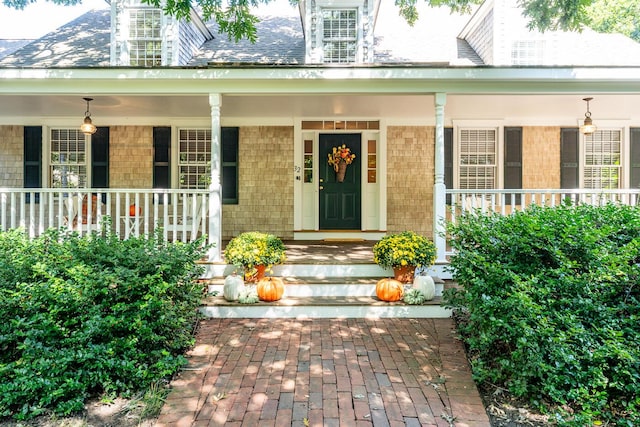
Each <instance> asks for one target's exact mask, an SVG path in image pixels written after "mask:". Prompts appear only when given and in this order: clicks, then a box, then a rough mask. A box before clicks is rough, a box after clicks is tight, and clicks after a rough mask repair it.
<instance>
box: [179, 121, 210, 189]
mask: <svg viewBox="0 0 640 427" xmlns="http://www.w3.org/2000/svg"><path fill="white" fill-rule="evenodd" d="M178 138H179V140H178V147H179V149H180V152H179V154H178V159H179V162H178V169H179V173H180V175H179V178H180V179H179V181H180V188H189V189H206V188H207V187H208V186H209V184H210V182H211V131H210V130H209V129H180V130H179V132H178Z"/></svg>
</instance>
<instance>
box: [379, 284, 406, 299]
mask: <svg viewBox="0 0 640 427" xmlns="http://www.w3.org/2000/svg"><path fill="white" fill-rule="evenodd" d="M376 296H377V297H378V299H380V300H382V301H389V302H393V301H400V300H401V299H402V297H403V296H404V285H403V284H402V283H401V282H399V281H397V280H396V279H389V278H385V279H380V280H378V283H376Z"/></svg>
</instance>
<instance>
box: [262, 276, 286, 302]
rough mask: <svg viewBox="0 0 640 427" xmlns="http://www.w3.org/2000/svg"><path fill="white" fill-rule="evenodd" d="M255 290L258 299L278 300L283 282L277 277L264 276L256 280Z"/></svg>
mask: <svg viewBox="0 0 640 427" xmlns="http://www.w3.org/2000/svg"><path fill="white" fill-rule="evenodd" d="M256 292H257V293H258V298H260V301H267V302H271V301H278V300H279V299H280V298H282V295H283V294H284V282H283V281H282V279H281V278H279V277H264V278H262V279H260V280H259V281H258V284H257V285H256Z"/></svg>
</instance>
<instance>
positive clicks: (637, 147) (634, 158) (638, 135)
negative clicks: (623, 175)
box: [630, 128, 640, 188]
mask: <svg viewBox="0 0 640 427" xmlns="http://www.w3.org/2000/svg"><path fill="white" fill-rule="evenodd" d="M630 131H631V188H640V128H631V129H630Z"/></svg>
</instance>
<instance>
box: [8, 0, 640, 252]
mask: <svg viewBox="0 0 640 427" xmlns="http://www.w3.org/2000/svg"><path fill="white" fill-rule="evenodd" d="M392 3H393V2H388V1H381V0H345V1H340V2H337V1H333V0H301V1H300V3H299V7H298V8H291V9H290V10H288V11H287V12H286V13H284V14H282V15H280V16H273V15H268V12H269V11H270V9H269V7H266V8H265V9H264V10H263V11H262V12H261V16H262V20H261V22H260V23H259V24H258V41H257V43H255V44H251V43H249V42H246V41H241V42H239V43H237V44H236V43H234V42H232V41H229V40H228V39H227V37H226V35H221V34H219V33H218V32H217V28H216V25H215V24H214V23H209V22H203V21H202V20H201V19H200V18H199V17H198V14H197V13H196V12H195V11H194V12H193V14H192V19H191V21H189V22H178V21H176V20H175V19H174V18H170V17H166V16H164V15H162V13H161V11H160V10H157V9H154V8H151V7H149V6H147V5H144V4H141V3H139V2H137V1H136V0H126V1H124V0H115V1H112V2H111V4H110V5H109V4H107V3H105V8H104V9H103V10H94V11H91V12H89V13H87V14H85V15H83V16H81V17H80V18H78V19H76V20H74V21H72V22H69V23H68V24H67V25H65V26H63V27H61V28H59V29H58V30H57V31H55V32H53V33H51V34H47V35H45V36H44V37H42V38H40V39H38V40H35V41H33V42H32V43H29V44H27V45H25V46H23V47H21V48H19V49H17V50H15V51H13V52H12V53H10V54H8V55H5V56H4V57H2V58H0V171H1V173H0V228H1V229H5V230H6V229H9V228H15V227H24V228H25V229H26V230H28V232H29V233H30V234H32V235H37V234H39V233H42V232H43V231H44V230H45V229H46V228H48V227H58V226H63V225H66V226H68V227H73V228H75V229H77V230H79V231H80V232H81V233H85V232H87V231H89V230H91V229H93V228H95V227H97V224H99V223H100V220H101V219H102V218H104V217H105V216H108V217H110V218H111V225H110V226H111V227H113V228H114V230H116V231H117V232H118V233H121V235H122V236H123V237H124V238H126V237H128V236H130V235H139V234H143V233H144V234H147V233H151V232H152V231H153V230H154V229H155V228H156V227H162V228H163V232H164V235H165V236H166V238H168V239H183V240H188V239H191V238H193V237H194V236H197V235H202V234H206V235H207V236H208V239H209V241H210V243H213V244H215V246H214V248H213V249H212V250H211V252H210V260H212V261H216V260H219V259H220V258H221V248H222V241H223V240H226V239H229V238H231V237H233V236H235V235H237V234H238V233H240V232H243V231H251V230H259V231H265V232H270V233H273V234H276V235H278V236H280V237H281V238H283V239H286V240H323V239H336V238H339V239H364V240H376V239H378V238H379V237H381V236H382V235H384V234H385V233H387V232H396V231H401V230H414V231H416V232H420V233H422V234H426V235H429V236H433V239H434V241H435V242H436V244H437V247H438V260H439V261H444V260H445V259H446V253H447V252H446V242H445V239H444V237H442V235H441V234H440V232H441V231H442V229H443V223H444V221H450V220H455V215H457V214H458V213H459V212H460V211H461V210H465V209H469V208H476V207H481V208H485V209H494V210H499V211H501V212H505V213H506V212H509V211H511V210H513V209H519V208H521V207H523V206H524V205H526V204H528V203H559V202H560V200H562V199H564V198H566V197H572V198H576V199H577V198H579V199H581V200H586V201H590V202H594V203H600V202H601V201H602V200H603V198H606V199H607V200H620V201H622V202H625V203H633V204H635V203H637V201H638V200H637V197H638V194H639V190H638V188H639V187H640V44H638V43H635V42H634V41H633V40H631V39H628V38H626V37H624V36H622V35H618V34H598V33H595V32H593V31H591V30H590V29H588V28H585V29H584V30H583V31H582V32H581V33H565V32H548V33H537V32H531V31H528V30H527V29H526V21H525V19H524V18H523V17H522V16H521V14H520V10H519V9H518V8H517V7H515V6H514V3H515V2H512V1H508V0H487V1H485V3H484V4H482V5H481V6H479V7H478V8H477V9H476V10H474V13H472V14H469V15H454V14H450V12H449V10H447V9H439V8H427V7H421V8H420V19H419V20H418V22H417V23H416V24H415V26H413V27H411V26H409V25H408V24H406V23H405V22H404V21H403V20H402V19H401V18H400V17H398V16H397V11H396V10H395V9H394V6H393V5H392ZM585 98H588V99H589V101H585V100H584V99H585ZM585 118H590V119H592V122H593V124H594V125H595V126H596V129H595V130H594V129H590V130H588V129H587V132H586V133H585V132H584V131H581V126H583V125H584V121H585ZM84 122H91V124H92V125H94V127H93V128H92V127H89V129H87V131H86V133H85V132H83V131H82V130H81V129H80V125H81V124H83V123H84ZM86 124H89V123H86ZM583 130H585V129H583ZM342 145H345V147H348V148H349V149H350V150H351V152H352V153H354V154H355V155H356V157H355V159H354V161H353V162H352V163H351V164H350V165H349V166H348V167H347V170H346V174H345V177H344V180H343V181H338V180H337V179H336V172H335V171H334V169H333V167H332V166H331V165H330V164H329V163H328V161H327V156H328V154H330V153H331V152H332V149H333V148H334V147H340V146H342Z"/></svg>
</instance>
